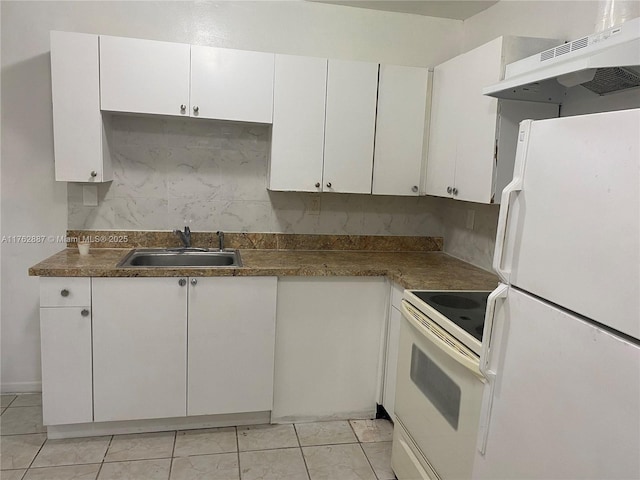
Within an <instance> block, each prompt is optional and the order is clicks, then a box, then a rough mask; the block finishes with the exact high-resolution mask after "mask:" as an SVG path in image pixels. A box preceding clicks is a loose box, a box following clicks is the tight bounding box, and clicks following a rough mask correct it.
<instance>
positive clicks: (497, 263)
mask: <svg viewBox="0 0 640 480" xmlns="http://www.w3.org/2000/svg"><path fill="white" fill-rule="evenodd" d="M531 122H532V121H531V120H523V121H522V122H520V129H519V132H518V146H517V149H516V159H515V165H514V169H513V180H511V182H510V183H509V184H508V185H507V186H506V187H504V190H503V191H502V196H501V197H500V213H499V215H498V231H497V233H496V246H495V251H494V255H493V269H494V270H495V271H496V272H497V273H498V276H499V277H500V279H501V280H502V281H503V282H505V283H509V276H510V275H511V267H505V266H504V249H505V239H506V236H507V223H508V222H509V209H510V207H511V194H513V193H516V192H520V191H521V190H522V184H523V180H524V167H525V163H526V153H527V148H528V146H529V131H530V129H531Z"/></svg>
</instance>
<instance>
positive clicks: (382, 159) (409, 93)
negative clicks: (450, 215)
mask: <svg viewBox="0 0 640 480" xmlns="http://www.w3.org/2000/svg"><path fill="white" fill-rule="evenodd" d="M428 81H429V72H428V70H427V69H426V68H420V67H402V66H397V65H380V80H379V85H378V116H377V120H376V142H375V154H374V161H373V193H374V194H381V195H418V194H419V191H418V190H419V187H418V186H419V184H420V175H421V172H422V164H423V160H422V159H423V146H424V136H425V115H426V113H427V92H428V89H429V85H428Z"/></svg>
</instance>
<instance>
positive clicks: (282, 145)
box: [269, 55, 327, 192]
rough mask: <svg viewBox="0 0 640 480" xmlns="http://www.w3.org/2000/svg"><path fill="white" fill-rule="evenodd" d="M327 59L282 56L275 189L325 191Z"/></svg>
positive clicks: (272, 172)
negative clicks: (323, 184) (323, 185)
mask: <svg viewBox="0 0 640 480" xmlns="http://www.w3.org/2000/svg"><path fill="white" fill-rule="evenodd" d="M326 91H327V59H325V58H315V57H300V56H293V55H276V60H275V79H274V89H273V129H272V134H271V160H270V163H269V189H270V190H284V191H299V192H319V191H322V165H323V148H324V116H325V96H326Z"/></svg>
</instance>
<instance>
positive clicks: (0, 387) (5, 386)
mask: <svg viewBox="0 0 640 480" xmlns="http://www.w3.org/2000/svg"><path fill="white" fill-rule="evenodd" d="M41 391H42V382H2V384H0V392H1V393H2V394H3V395H4V394H8V393H40V392H41Z"/></svg>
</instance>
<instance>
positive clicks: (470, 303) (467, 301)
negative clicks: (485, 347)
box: [412, 291, 491, 342]
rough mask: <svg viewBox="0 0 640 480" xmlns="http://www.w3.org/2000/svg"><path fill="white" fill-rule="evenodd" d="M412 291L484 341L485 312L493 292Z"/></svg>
mask: <svg viewBox="0 0 640 480" xmlns="http://www.w3.org/2000/svg"><path fill="white" fill-rule="evenodd" d="M412 293H413V294H414V295H415V296H416V297H418V298H419V299H420V300H422V301H423V302H425V303H426V304H427V305H430V306H431V307H433V308H434V309H435V310H437V311H438V312H440V313H441V314H442V315H444V316H445V317H447V319H449V320H451V321H452V322H453V323H455V324H456V325H458V326H459V327H460V328H462V329H463V330H464V331H465V332H467V333H469V334H471V336H473V337H475V338H477V339H478V340H479V341H481V342H482V329H483V327H484V313H485V310H486V309H487V297H488V296H489V293H491V292H448V291H442V292H427V291H422V292H421V291H413V292H412Z"/></svg>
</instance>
